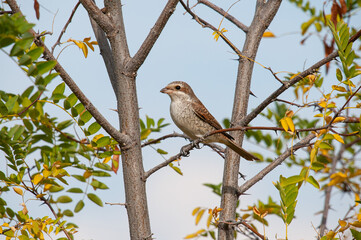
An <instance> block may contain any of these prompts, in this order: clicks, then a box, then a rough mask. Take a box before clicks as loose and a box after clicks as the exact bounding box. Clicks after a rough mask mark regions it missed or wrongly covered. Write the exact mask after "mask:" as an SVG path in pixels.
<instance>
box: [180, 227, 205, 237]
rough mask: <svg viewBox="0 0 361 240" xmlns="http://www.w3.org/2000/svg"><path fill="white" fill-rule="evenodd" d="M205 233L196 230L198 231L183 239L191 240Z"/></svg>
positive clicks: (202, 230)
mask: <svg viewBox="0 0 361 240" xmlns="http://www.w3.org/2000/svg"><path fill="white" fill-rule="evenodd" d="M205 231H206V230H204V229H201V230H198V231H197V232H195V233H192V234H189V235H187V236H185V238H184V239H191V238H195V237H198V236H199V235H200V234H202V233H203V232H205Z"/></svg>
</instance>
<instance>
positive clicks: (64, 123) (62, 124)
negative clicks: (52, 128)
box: [57, 120, 73, 130]
mask: <svg viewBox="0 0 361 240" xmlns="http://www.w3.org/2000/svg"><path fill="white" fill-rule="evenodd" d="M72 124H73V120H65V121H62V122H60V123H59V124H58V126H57V128H58V129H59V130H63V129H65V128H67V127H69V126H71V125H72Z"/></svg>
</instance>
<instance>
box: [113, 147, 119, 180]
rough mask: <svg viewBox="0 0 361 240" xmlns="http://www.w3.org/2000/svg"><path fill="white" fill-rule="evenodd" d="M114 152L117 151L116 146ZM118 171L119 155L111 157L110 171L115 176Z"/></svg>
mask: <svg viewBox="0 0 361 240" xmlns="http://www.w3.org/2000/svg"><path fill="white" fill-rule="evenodd" d="M115 151H119V148H118V146H115ZM118 169H119V154H114V155H113V161H112V170H113V172H114V173H115V174H116V173H117V172H118Z"/></svg>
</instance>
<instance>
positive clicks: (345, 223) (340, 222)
mask: <svg viewBox="0 0 361 240" xmlns="http://www.w3.org/2000/svg"><path fill="white" fill-rule="evenodd" d="M338 223H339V224H340V226H341V227H345V226H346V225H347V222H346V221H344V220H341V219H340V220H338Z"/></svg>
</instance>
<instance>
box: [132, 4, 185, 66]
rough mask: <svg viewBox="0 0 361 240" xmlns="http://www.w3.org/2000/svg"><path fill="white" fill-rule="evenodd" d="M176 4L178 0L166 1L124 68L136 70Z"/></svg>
mask: <svg viewBox="0 0 361 240" xmlns="http://www.w3.org/2000/svg"><path fill="white" fill-rule="evenodd" d="M177 4H178V0H169V1H168V2H167V4H166V5H165V7H164V9H163V11H162V13H161V14H160V15H159V17H158V19H157V21H156V22H155V24H154V26H153V27H152V29H151V30H150V32H149V34H148V36H147V37H146V39H145V40H144V42H143V44H142V46H141V47H140V48H139V50H138V51H137V53H136V54H135V55H134V57H133V58H132V59H131V60H130V61H129V63H128V64H127V67H126V68H127V70H128V71H129V72H131V73H132V72H136V71H137V70H138V69H139V67H140V66H141V65H142V64H143V63H144V61H145V59H146V57H147V56H148V54H149V52H150V50H151V49H152V48H153V46H154V44H155V42H156V41H157V39H158V38H159V35H160V34H161V32H162V30H163V29H164V27H165V25H166V24H167V22H168V20H169V18H170V17H171V16H172V14H173V12H174V11H175V8H176V6H177Z"/></svg>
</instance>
